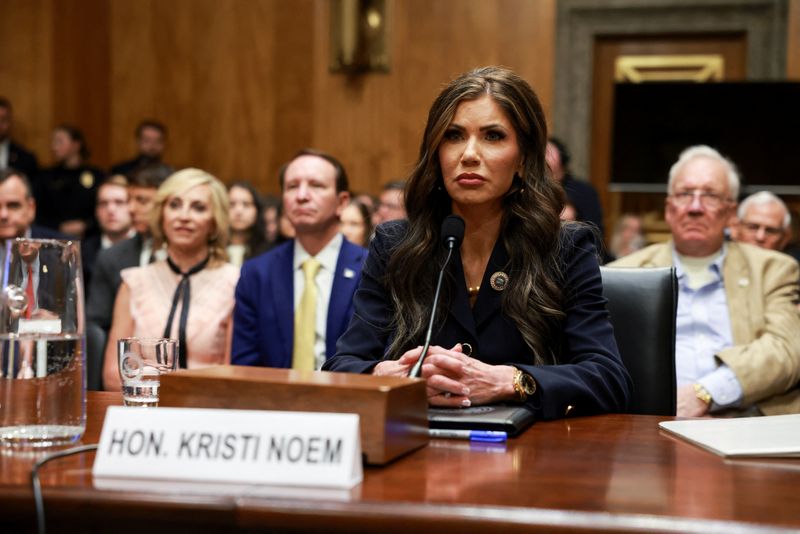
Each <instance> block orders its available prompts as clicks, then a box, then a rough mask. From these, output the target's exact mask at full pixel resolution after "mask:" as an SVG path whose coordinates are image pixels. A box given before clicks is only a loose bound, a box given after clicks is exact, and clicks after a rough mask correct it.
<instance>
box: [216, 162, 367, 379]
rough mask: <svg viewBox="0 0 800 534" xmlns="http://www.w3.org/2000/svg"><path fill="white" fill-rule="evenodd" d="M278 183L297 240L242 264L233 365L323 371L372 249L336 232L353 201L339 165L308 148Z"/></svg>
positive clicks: (346, 319) (350, 311)
mask: <svg viewBox="0 0 800 534" xmlns="http://www.w3.org/2000/svg"><path fill="white" fill-rule="evenodd" d="M280 183H281V190H282V195H283V206H284V209H285V212H286V214H287V216H288V217H289V220H290V221H291V223H292V225H293V226H294V227H295V230H296V237H295V239H293V240H290V241H287V242H285V243H283V244H281V245H279V246H277V247H275V248H273V249H272V250H271V251H269V252H267V253H266V254H263V255H261V256H258V257H257V258H254V259H252V260H249V261H247V262H245V264H244V266H243V267H242V273H241V277H240V278H239V283H238V285H237V287H236V307H235V309H234V327H233V351H232V363H234V364H238V365H258V366H266V367H284V368H289V367H291V368H294V369H300V370H310V369H319V368H320V367H321V366H322V364H323V363H324V362H325V359H326V358H328V357H331V356H333V354H334V353H335V349H336V340H337V339H338V338H339V336H340V335H341V334H342V333H343V332H344V330H345V328H347V324H348V323H349V321H350V317H351V316H352V314H353V294H354V293H355V290H356V288H357V287H358V283H359V281H360V279H361V268H362V264H363V262H364V260H365V259H366V255H367V251H366V250H365V249H363V248H362V247H359V246H357V245H354V244H353V243H350V242H348V241H347V240H346V239H344V237H343V236H342V234H341V233H340V232H339V215H340V214H341V211H342V209H344V207H345V206H346V205H347V202H348V201H349V199H350V195H349V193H348V192H347V190H348V185H347V175H346V173H345V170H344V168H343V167H342V165H341V163H339V161H337V160H336V159H335V158H333V157H332V156H329V155H327V154H323V153H321V152H317V151H314V150H308V149H307V150H303V151H301V152H300V153H299V154H298V155H297V156H295V158H294V159H292V160H291V161H290V162H289V163H288V164H286V165H284V167H283V168H282V169H281V172H280Z"/></svg>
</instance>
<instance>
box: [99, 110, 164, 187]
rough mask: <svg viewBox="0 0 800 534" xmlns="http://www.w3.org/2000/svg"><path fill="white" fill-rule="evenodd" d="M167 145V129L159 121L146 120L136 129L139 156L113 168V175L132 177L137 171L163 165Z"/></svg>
mask: <svg viewBox="0 0 800 534" xmlns="http://www.w3.org/2000/svg"><path fill="white" fill-rule="evenodd" d="M166 144H167V127H166V126H164V125H163V124H161V123H160V122H158V121H154V120H144V121H142V122H140V123H139V125H138V126H137V127H136V145H137V146H138V147H139V154H138V155H137V156H136V157H135V158H133V159H129V160H126V161H122V162H120V163H117V164H116V165H114V166H113V167H111V174H122V175H124V176H127V177H130V176H132V175H133V174H134V172H136V170H137V169H141V168H144V167H149V166H152V165H159V164H161V158H162V157H163V156H164V148H165V147H166Z"/></svg>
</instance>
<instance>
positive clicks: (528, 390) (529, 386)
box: [520, 374, 536, 395]
mask: <svg viewBox="0 0 800 534" xmlns="http://www.w3.org/2000/svg"><path fill="white" fill-rule="evenodd" d="M520 384H521V385H522V390H523V391H524V392H525V394H526V395H533V394H534V393H536V382H534V380H533V377H532V376H531V375H527V374H526V375H522V378H521V379H520Z"/></svg>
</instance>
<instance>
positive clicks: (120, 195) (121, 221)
mask: <svg viewBox="0 0 800 534" xmlns="http://www.w3.org/2000/svg"><path fill="white" fill-rule="evenodd" d="M94 215H95V218H96V219H97V226H98V231H97V232H95V233H93V234H92V235H90V236H89V237H87V238H86V239H84V240H83V242H82V243H81V259H82V260H83V282H84V284H85V285H86V287H87V289H88V288H89V287H90V286H91V279H92V273H93V272H94V264H95V261H96V260H97V255H98V254H99V253H100V251H101V250H105V249H107V248H110V247H111V246H113V245H114V244H116V243H119V242H120V241H123V240H125V239H129V238H131V237H133V236H134V235H135V234H136V230H134V229H133V227H132V226H131V213H130V210H129V209H128V180H127V179H126V178H125V177H124V176H122V175H121V174H115V175H113V176H111V177H110V178H109V179H108V180H106V181H105V182H103V183H102V184H100V187H98V188H97V205H96V207H95V210H94Z"/></svg>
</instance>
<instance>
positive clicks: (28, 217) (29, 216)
mask: <svg viewBox="0 0 800 534" xmlns="http://www.w3.org/2000/svg"><path fill="white" fill-rule="evenodd" d="M35 218H36V201H35V200H34V198H33V190H32V189H31V183H30V181H28V177H27V176H25V174H24V173H22V172H21V171H18V170H16V169H4V170H1V171H0V239H14V238H15V237H30V238H34V239H66V236H65V235H63V234H60V233H58V232H56V231H55V230H51V229H49V228H45V227H43V226H37V225H35V224H32V223H33V220H34V219H35Z"/></svg>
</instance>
